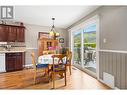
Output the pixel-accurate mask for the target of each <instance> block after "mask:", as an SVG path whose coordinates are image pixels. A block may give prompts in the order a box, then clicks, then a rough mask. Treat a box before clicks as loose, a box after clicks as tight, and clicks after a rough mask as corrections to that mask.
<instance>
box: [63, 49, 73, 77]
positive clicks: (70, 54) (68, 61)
mask: <svg viewBox="0 0 127 95" xmlns="http://www.w3.org/2000/svg"><path fill="white" fill-rule="evenodd" d="M71 60H72V52H71V51H69V52H67V58H66V62H64V64H66V66H67V67H69V71H70V75H71V65H72V64H71Z"/></svg>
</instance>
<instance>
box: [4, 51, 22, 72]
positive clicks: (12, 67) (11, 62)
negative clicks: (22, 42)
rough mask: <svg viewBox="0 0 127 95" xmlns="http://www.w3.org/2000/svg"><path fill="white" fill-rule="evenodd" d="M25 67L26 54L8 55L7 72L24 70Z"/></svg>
mask: <svg viewBox="0 0 127 95" xmlns="http://www.w3.org/2000/svg"><path fill="white" fill-rule="evenodd" d="M23 65H24V53H6V71H7V72H10V71H17V70H22V69H23Z"/></svg>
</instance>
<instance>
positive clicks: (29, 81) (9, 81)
mask: <svg viewBox="0 0 127 95" xmlns="http://www.w3.org/2000/svg"><path fill="white" fill-rule="evenodd" d="M73 68H74V69H72V75H69V72H67V86H64V79H59V78H58V79H57V80H56V83H55V84H56V89H61V90H62V89H65V90H73V89H77V90H80V89H82V90H83V89H84V90H85V89H110V88H109V87H107V86H106V85H104V84H102V83H100V82H99V81H98V80H97V79H95V78H93V77H91V76H89V75H88V74H86V73H84V72H82V71H80V70H78V69H77V68H75V67H73ZM33 72H34V71H33V69H26V70H22V71H16V72H9V73H2V74H0V89H48V90H50V89H51V88H52V82H49V83H48V82H47V81H46V80H47V78H43V77H42V73H41V72H40V71H39V73H38V78H37V84H36V85H35V84H34V81H33Z"/></svg>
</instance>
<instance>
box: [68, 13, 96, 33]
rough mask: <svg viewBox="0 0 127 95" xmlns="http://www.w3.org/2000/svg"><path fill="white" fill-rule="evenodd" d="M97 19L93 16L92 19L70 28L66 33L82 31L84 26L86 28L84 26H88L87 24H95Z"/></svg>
mask: <svg viewBox="0 0 127 95" xmlns="http://www.w3.org/2000/svg"><path fill="white" fill-rule="evenodd" d="M97 18H98V15H95V16H93V17H91V18H89V19H87V20H85V21H84V22H82V23H80V24H78V25H76V26H74V27H72V28H71V29H69V30H68V31H71V32H73V31H76V30H80V29H83V28H84V26H86V25H88V24H90V23H93V22H94V21H95V22H96V19H97Z"/></svg>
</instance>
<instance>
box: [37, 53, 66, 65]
mask: <svg viewBox="0 0 127 95" xmlns="http://www.w3.org/2000/svg"><path fill="white" fill-rule="evenodd" d="M53 55H62V54H46V55H41V56H39V57H38V63H39V64H49V65H52V64H53V58H52V56H53ZM58 60H59V59H58V58H54V64H58ZM63 61H66V57H64V58H63Z"/></svg>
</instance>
